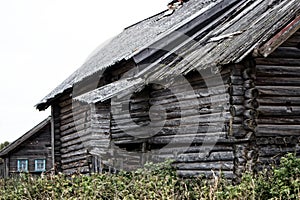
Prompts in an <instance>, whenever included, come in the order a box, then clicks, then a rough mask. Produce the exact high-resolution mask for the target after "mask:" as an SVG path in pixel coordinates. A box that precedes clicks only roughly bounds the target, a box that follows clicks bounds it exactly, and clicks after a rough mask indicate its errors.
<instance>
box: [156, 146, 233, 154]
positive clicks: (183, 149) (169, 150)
mask: <svg viewBox="0 0 300 200" xmlns="http://www.w3.org/2000/svg"><path fill="white" fill-rule="evenodd" d="M151 151H153V152H154V153H153V154H172V155H174V156H175V157H177V156H178V155H179V154H182V153H200V152H207V151H209V152H212V151H213V152H218V151H233V145H228V144H215V145H214V146H212V145H210V144H208V145H205V144H201V145H193V146H186V145H185V144H183V145H180V144H178V145H176V146H163V147H161V146H157V149H155V146H153V148H152V149H151Z"/></svg>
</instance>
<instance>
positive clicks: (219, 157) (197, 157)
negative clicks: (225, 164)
mask: <svg viewBox="0 0 300 200" xmlns="http://www.w3.org/2000/svg"><path fill="white" fill-rule="evenodd" d="M233 160H234V154H233V151H228V152H211V153H209V155H205V154H201V153H189V154H180V156H179V157H178V158H177V159H176V161H177V162H212V161H213V162H216V163H217V162H218V161H233Z"/></svg>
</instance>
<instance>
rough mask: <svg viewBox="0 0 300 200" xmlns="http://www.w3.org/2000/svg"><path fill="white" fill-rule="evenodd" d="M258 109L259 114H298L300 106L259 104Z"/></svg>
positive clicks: (299, 113)
mask: <svg viewBox="0 0 300 200" xmlns="http://www.w3.org/2000/svg"><path fill="white" fill-rule="evenodd" d="M258 111H259V115H261V116H273V117H275V116H299V115H300V106H289V105H286V106H260V107H259V108H258Z"/></svg>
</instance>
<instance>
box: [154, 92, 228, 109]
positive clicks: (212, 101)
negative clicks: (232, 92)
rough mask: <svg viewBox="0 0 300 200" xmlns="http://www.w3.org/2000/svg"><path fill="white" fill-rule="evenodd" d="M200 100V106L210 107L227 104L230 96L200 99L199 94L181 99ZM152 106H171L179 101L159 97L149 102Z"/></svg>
mask: <svg viewBox="0 0 300 200" xmlns="http://www.w3.org/2000/svg"><path fill="white" fill-rule="evenodd" d="M195 99H197V100H198V103H199V105H202V106H204V105H210V104H215V103H218V102H226V101H228V99H229V95H228V94H220V95H213V96H208V97H201V98H199V95H197V94H192V95H186V96H184V97H183V98H180V100H181V101H182V100H184V101H189V100H195ZM149 102H150V105H164V104H169V103H173V102H178V99H177V98H175V97H171V96H170V98H165V97H157V98H151V99H150V100H149Z"/></svg>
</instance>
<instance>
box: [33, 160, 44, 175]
mask: <svg viewBox="0 0 300 200" xmlns="http://www.w3.org/2000/svg"><path fill="white" fill-rule="evenodd" d="M39 161H42V162H43V169H38V162H39ZM34 171H35V172H44V171H46V159H35V160H34Z"/></svg>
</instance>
